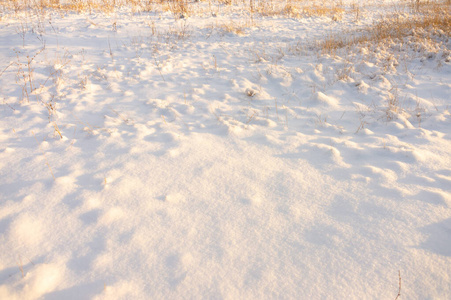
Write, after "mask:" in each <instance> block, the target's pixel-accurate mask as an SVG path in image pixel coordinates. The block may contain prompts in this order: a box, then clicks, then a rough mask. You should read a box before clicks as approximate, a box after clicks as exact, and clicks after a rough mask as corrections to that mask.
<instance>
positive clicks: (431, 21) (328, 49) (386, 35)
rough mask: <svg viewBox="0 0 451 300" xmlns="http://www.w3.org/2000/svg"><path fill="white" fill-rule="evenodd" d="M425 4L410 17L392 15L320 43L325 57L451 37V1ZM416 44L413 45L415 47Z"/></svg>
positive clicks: (319, 46) (319, 45) (418, 7)
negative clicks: (358, 47)
mask: <svg viewBox="0 0 451 300" xmlns="http://www.w3.org/2000/svg"><path fill="white" fill-rule="evenodd" d="M448 2H449V1H447V2H442V3H432V2H430V3H423V4H421V5H419V6H416V11H415V12H414V13H413V14H411V15H409V16H408V17H405V16H402V15H399V14H392V15H387V16H384V18H383V19H382V20H380V21H379V22H376V23H375V24H374V25H372V26H370V27H368V28H366V29H365V30H364V31H360V32H354V33H349V32H347V33H345V34H343V35H342V36H337V35H335V36H329V37H326V38H325V39H324V40H323V41H320V42H319V43H317V47H318V48H319V49H320V50H321V51H322V53H323V54H334V53H335V52H336V51H337V50H338V49H342V48H348V47H351V46H354V45H358V44H368V43H370V44H374V45H378V44H381V43H384V42H386V41H401V40H402V39H404V38H409V37H410V38H413V40H411V41H410V42H412V41H415V40H417V41H420V40H422V39H428V40H432V39H433V38H434V37H444V36H445V37H450V36H451V2H449V3H448ZM414 44H415V43H412V46H413V45H414Z"/></svg>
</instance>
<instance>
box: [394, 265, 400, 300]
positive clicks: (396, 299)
mask: <svg viewBox="0 0 451 300" xmlns="http://www.w3.org/2000/svg"><path fill="white" fill-rule="evenodd" d="M398 277H399V289H398V296H396V298H395V300H398V298H399V297H401V271H399V270H398Z"/></svg>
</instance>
